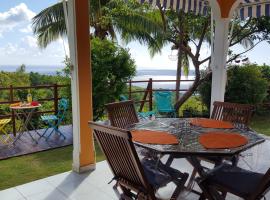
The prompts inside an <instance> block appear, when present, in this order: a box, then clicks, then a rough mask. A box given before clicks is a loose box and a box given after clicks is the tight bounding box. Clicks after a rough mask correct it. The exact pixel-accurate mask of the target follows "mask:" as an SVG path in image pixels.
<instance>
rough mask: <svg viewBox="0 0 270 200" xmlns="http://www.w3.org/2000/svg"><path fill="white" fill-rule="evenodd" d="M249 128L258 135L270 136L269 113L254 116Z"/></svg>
mask: <svg viewBox="0 0 270 200" xmlns="http://www.w3.org/2000/svg"><path fill="white" fill-rule="evenodd" d="M251 128H252V129H254V130H255V131H257V132H258V133H261V134H264V135H268V136H270V113H264V114H260V115H255V116H254V117H253V118H252V122H251Z"/></svg>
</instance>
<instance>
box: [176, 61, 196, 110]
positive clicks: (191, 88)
mask: <svg viewBox="0 0 270 200" xmlns="http://www.w3.org/2000/svg"><path fill="white" fill-rule="evenodd" d="M200 79H201V75H200V68H199V66H195V80H194V82H193V84H192V86H191V87H190V88H189V89H188V91H186V92H185V93H184V94H183V96H181V98H180V99H179V100H178V101H177V102H176V103H175V105H174V107H175V109H176V110H179V108H180V107H181V106H182V105H183V103H185V101H186V100H188V98H189V97H191V95H192V94H193V93H194V92H195V91H196V89H197V87H198V86H199V85H200V83H201V82H200Z"/></svg>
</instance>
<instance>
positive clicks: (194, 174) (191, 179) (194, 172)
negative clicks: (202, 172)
mask: <svg viewBox="0 0 270 200" xmlns="http://www.w3.org/2000/svg"><path fill="white" fill-rule="evenodd" d="M196 174H197V170H196V169H195V168H194V169H193V170H192V173H191V175H190V178H189V182H188V184H187V188H190V189H191V186H192V183H193V181H195V177H196Z"/></svg>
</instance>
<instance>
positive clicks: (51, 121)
mask: <svg viewBox="0 0 270 200" xmlns="http://www.w3.org/2000/svg"><path fill="white" fill-rule="evenodd" d="M67 109H68V100H67V99H64V98H63V99H61V100H60V101H59V103H58V113H57V115H43V116H41V120H42V121H43V122H44V123H45V124H47V125H48V127H47V128H46V130H45V131H44V133H43V134H42V135H41V137H46V140H48V139H49V138H50V137H51V135H52V133H53V132H54V131H55V133H58V134H59V135H60V137H61V136H62V137H63V138H64V139H66V137H65V135H64V134H63V133H62V132H61V131H60V130H59V129H58V126H59V125H60V124H61V123H62V122H63V120H64V119H65V114H66V112H67ZM50 128H52V130H51V132H50V133H49V135H48V136H45V134H46V133H47V131H48V130H49V129H50ZM41 137H40V138H41Z"/></svg>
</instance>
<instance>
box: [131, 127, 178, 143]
mask: <svg viewBox="0 0 270 200" xmlns="http://www.w3.org/2000/svg"><path fill="white" fill-rule="evenodd" d="M131 134H132V140H133V141H134V142H140V143H145V144H178V143H179V141H178V139H177V137H176V136H174V135H171V134H170V133H168V132H162V131H149V130H133V131H131Z"/></svg>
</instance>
